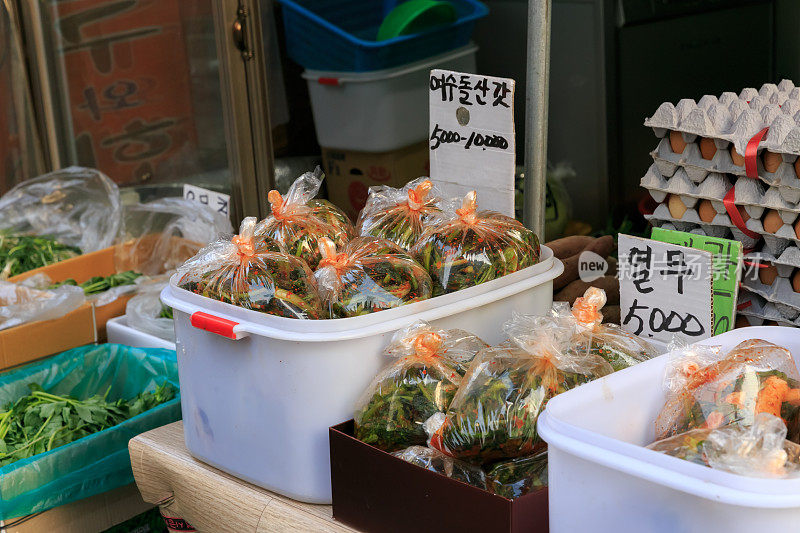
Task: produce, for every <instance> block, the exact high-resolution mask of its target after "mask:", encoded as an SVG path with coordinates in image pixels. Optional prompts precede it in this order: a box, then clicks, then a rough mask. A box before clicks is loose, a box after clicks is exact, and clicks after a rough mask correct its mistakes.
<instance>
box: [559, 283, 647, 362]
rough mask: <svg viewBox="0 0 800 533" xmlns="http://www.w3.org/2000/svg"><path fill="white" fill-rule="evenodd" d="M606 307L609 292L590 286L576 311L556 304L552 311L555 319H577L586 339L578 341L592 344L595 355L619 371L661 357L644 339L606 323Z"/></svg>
mask: <svg viewBox="0 0 800 533" xmlns="http://www.w3.org/2000/svg"><path fill="white" fill-rule="evenodd" d="M605 304H606V293H605V291H604V290H603V289H598V288H596V287H589V289H587V290H586V292H585V293H584V295H583V296H582V297H580V298H578V299H577V300H575V303H574V304H573V306H572V309H570V308H569V304H568V303H566V302H555V303H553V310H552V312H553V315H554V316H557V317H562V318H567V319H573V320H574V321H575V326H576V329H577V335H578V336H579V337H584V339H583V340H579V341H577V342H588V343H589V349H590V350H591V352H592V354H594V355H598V356H600V357H602V358H603V359H605V360H606V361H608V363H609V364H610V365H611V367H612V368H613V369H614V371H615V372H616V371H617V370H622V369H623V368H628V367H630V366H633V365H635V364H637V363H641V362H642V361H647V360H648V359H652V358H653V357H655V356H656V355H658V352H657V351H656V349H655V347H654V346H653V345H651V344H650V343H649V342H647V341H646V340H644V339H642V338H641V337H638V336H636V335H634V334H632V333H628V332H627V331H625V330H624V329H622V328H621V327H619V326H617V325H615V324H603V323H602V322H603V313H602V312H601V309H602V308H603V306H604V305H605Z"/></svg>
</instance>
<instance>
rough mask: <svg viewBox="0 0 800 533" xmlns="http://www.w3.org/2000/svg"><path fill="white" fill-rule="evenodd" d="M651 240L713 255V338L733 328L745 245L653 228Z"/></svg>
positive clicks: (728, 240) (729, 240) (727, 240)
mask: <svg viewBox="0 0 800 533" xmlns="http://www.w3.org/2000/svg"><path fill="white" fill-rule="evenodd" d="M651 238H652V239H653V240H654V241H660V242H666V243H670V244H677V245H680V246H686V247H688V248H695V249H697V250H706V251H708V252H711V253H712V260H711V268H712V275H713V279H712V282H711V288H712V291H711V294H712V299H713V302H712V309H713V311H714V335H719V334H720V333H725V332H726V331H730V330H732V329H733V326H734V322H735V318H736V299H737V297H738V296H739V279H740V278H741V275H742V255H743V254H742V243H740V242H739V241H734V240H731V239H720V238H719V237H707V236H705V235H695V234H694V233H686V232H684V231H674V230H668V229H661V228H653V234H652V236H651Z"/></svg>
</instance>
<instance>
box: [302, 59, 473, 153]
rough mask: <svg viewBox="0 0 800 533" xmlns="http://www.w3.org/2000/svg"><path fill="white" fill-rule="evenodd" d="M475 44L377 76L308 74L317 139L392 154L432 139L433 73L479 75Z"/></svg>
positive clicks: (332, 145)
mask: <svg viewBox="0 0 800 533" xmlns="http://www.w3.org/2000/svg"><path fill="white" fill-rule="evenodd" d="M477 49H478V47H477V46H475V45H469V46H465V47H463V48H459V49H458V50H455V51H451V52H448V53H446V54H442V55H438V56H434V57H431V58H428V59H425V60H422V61H418V62H416V63H410V64H408V65H403V66H400V67H396V68H391V69H386V70H376V71H372V72H325V71H320V70H307V71H305V72H304V73H303V78H305V79H306V81H307V82H308V93H309V96H310V97H311V111H312V112H313V114H314V126H315V128H316V130H317V141H319V145H320V146H324V147H325V148H337V149H339V150H356V151H360V152H388V151H390V150H396V149H398V148H402V147H404V146H408V145H410V144H414V143H417V142H420V141H424V140H425V139H427V138H428V86H429V84H430V81H429V77H430V71H431V69H435V68H443V69H449V70H457V71H460V72H475V52H476V51H477Z"/></svg>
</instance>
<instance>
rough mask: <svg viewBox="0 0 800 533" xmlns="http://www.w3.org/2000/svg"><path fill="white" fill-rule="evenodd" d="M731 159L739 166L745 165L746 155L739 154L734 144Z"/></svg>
mask: <svg viewBox="0 0 800 533" xmlns="http://www.w3.org/2000/svg"><path fill="white" fill-rule="evenodd" d="M731 159H732V160H733V164H734V165H736V166H737V167H743V166H744V156H742V155H739V152H737V151H736V148H734V147H733V145H731Z"/></svg>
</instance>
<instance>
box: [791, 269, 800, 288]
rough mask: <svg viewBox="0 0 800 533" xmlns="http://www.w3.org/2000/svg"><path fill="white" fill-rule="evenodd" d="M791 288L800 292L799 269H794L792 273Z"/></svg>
mask: <svg viewBox="0 0 800 533" xmlns="http://www.w3.org/2000/svg"><path fill="white" fill-rule="evenodd" d="M792 290H793V291H794V292H800V270H795V271H794V274H792Z"/></svg>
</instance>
